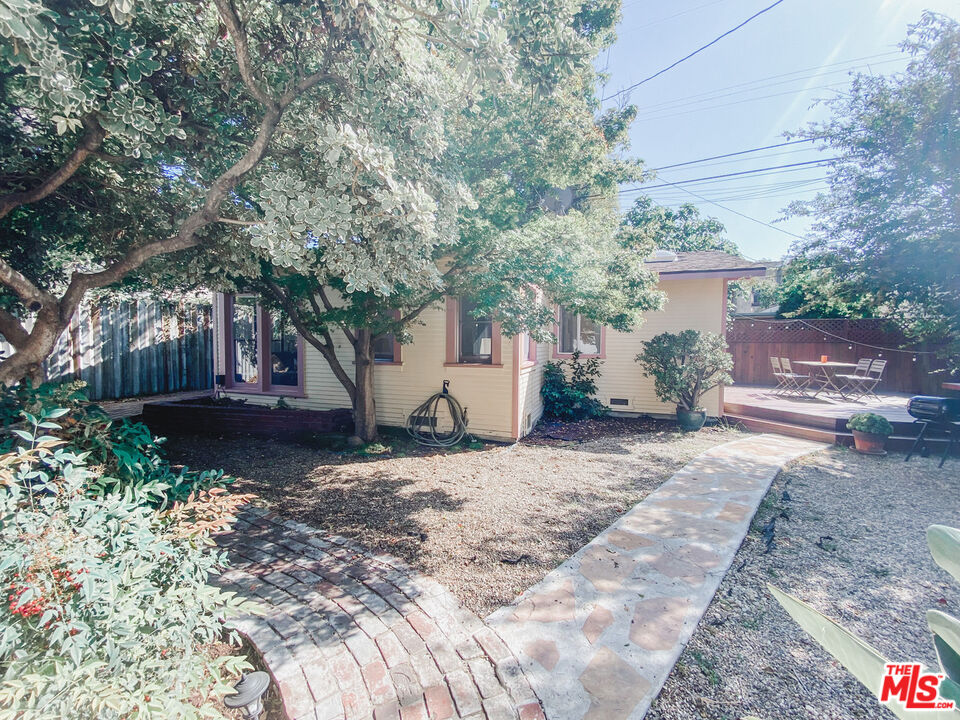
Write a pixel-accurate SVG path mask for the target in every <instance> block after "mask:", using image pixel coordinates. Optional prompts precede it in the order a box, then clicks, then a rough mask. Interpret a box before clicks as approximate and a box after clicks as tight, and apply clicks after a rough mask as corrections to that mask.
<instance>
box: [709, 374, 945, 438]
mask: <svg viewBox="0 0 960 720" xmlns="http://www.w3.org/2000/svg"><path fill="white" fill-rule="evenodd" d="M910 397H912V396H911V395H907V394H904V393H881V394H880V396H879V398H864V399H863V400H859V401H855V400H843V399H842V398H838V397H826V396H823V395H821V396H820V397H818V398H794V397H780V396H778V395H774V394H773V388H769V387H758V386H755V385H754V386H751V385H731V386H730V387H727V388H724V390H723V412H724V416H725V417H726V418H727V420H729V421H731V422H736V423H739V424H741V425H743V426H744V427H746V428H747V429H748V430H755V431H757V432H772V433H779V434H781V435H788V436H790V437H800V438H806V439H807V440H817V441H820V442H829V443H839V444H841V445H852V444H853V434H852V433H851V432H850V431H849V430H848V429H847V420H849V419H850V417H851V416H852V415H855V414H856V413H861V412H872V413H876V414H877V415H883V416H884V417H885V418H887V420H889V421H890V423H891V424H892V425H893V428H894V433H893V436H892V437H891V438H890V439H889V440H888V442H887V447H888V448H891V449H895V450H903V449H909V447H910V445H911V444H912V443H913V440H914V438H915V437H916V435H917V432H918V427H917V426H916V425H914V423H913V418H912V417H910V415H909V414H907V401H908V400H909V399H910ZM931 445H933V446H937V445H939V442H937V439H936V437H932V438H931Z"/></svg>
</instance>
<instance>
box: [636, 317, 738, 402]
mask: <svg viewBox="0 0 960 720" xmlns="http://www.w3.org/2000/svg"><path fill="white" fill-rule="evenodd" d="M636 361H637V362H638V363H640V364H641V366H642V367H643V374H644V375H645V376H646V377H652V378H653V383H654V385H653V388H654V392H655V393H656V394H657V397H658V398H659V399H660V401H661V402H673V403H676V404H677V405H678V406H680V407H683V408H685V409H687V410H695V409H697V408H698V407H699V403H700V399H701V398H702V397H703V394H704V393H706V392H707V391H708V390H711V389H713V388H714V387H716V386H717V385H730V384H731V383H733V378H732V377H731V376H730V372H731V371H732V370H733V358H732V357H731V356H730V353H728V352H727V342H726V340H724V339H723V338H722V337H721V336H720V335H717V334H716V333H711V332H700V331H699V330H683V331H681V332H679V333H669V332H665V333H660V334H659V335H657V336H655V337H653V338H652V339H650V340H648V341H645V342H644V343H643V352H641V353H640V354H639V355H637V357H636Z"/></svg>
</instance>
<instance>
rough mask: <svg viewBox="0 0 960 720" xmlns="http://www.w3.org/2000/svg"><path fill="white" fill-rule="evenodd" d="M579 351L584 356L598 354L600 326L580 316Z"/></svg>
mask: <svg viewBox="0 0 960 720" xmlns="http://www.w3.org/2000/svg"><path fill="white" fill-rule="evenodd" d="M579 350H580V352H582V353H583V354H584V355H599V354H600V326H599V325H598V324H597V323H596V322H594V321H593V320H591V319H590V318H586V317H583V316H582V315H581V316H580V342H579Z"/></svg>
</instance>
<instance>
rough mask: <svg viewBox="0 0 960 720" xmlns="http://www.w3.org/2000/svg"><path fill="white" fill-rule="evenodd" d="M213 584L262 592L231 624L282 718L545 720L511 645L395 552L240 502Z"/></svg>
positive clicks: (253, 593) (221, 540) (222, 538)
mask: <svg viewBox="0 0 960 720" xmlns="http://www.w3.org/2000/svg"><path fill="white" fill-rule="evenodd" d="M217 542H218V544H219V545H221V546H222V547H224V548H225V549H226V550H228V551H229V554H230V558H231V563H232V565H231V569H230V570H228V571H227V572H226V573H224V574H223V575H221V576H220V577H219V578H218V579H217V582H218V583H219V584H220V585H222V586H224V587H226V588H227V589H231V590H234V591H236V592H238V593H240V594H241V595H244V596H246V597H252V598H254V599H258V600H261V601H263V602H262V604H263V605H264V606H265V609H266V615H265V616H264V617H262V618H261V617H252V616H249V617H244V618H239V619H237V620H235V621H232V625H233V626H234V627H236V629H237V630H238V631H239V632H241V633H242V634H243V635H245V636H247V637H248V638H249V639H250V641H251V642H252V643H253V644H254V645H255V646H256V647H257V649H258V650H259V651H260V653H261V654H262V655H263V658H264V660H265V664H266V665H267V666H268V668H269V670H270V673H271V675H272V676H273V679H274V682H275V684H276V685H277V687H278V688H279V690H280V696H281V699H282V701H283V706H284V711H285V712H286V715H287V717H288V719H289V720H306V719H309V720H348V719H354V718H357V719H359V718H364V719H366V718H370V717H373V718H375V720H386V719H387V718H400V719H401V720H426V719H427V718H428V717H429V718H431V719H436V720H447V719H448V718H471V719H477V720H481V719H482V718H487V720H501V719H503V720H516V719H517V718H520V720H543V713H542V710H541V707H540V703H539V702H538V701H537V698H536V696H535V695H534V693H533V692H532V691H531V690H530V685H529V684H528V683H527V681H526V679H525V677H524V675H523V672H522V671H521V669H520V665H519V663H518V662H517V659H516V658H515V657H514V655H513V653H512V652H511V651H510V650H509V649H508V648H507V646H506V645H504V643H503V642H502V641H501V640H500V638H499V637H497V635H496V633H495V632H493V631H492V630H491V629H490V628H488V627H487V626H485V625H484V624H483V622H482V621H481V620H480V619H478V618H477V617H476V616H475V615H474V614H473V613H471V612H470V611H469V610H467V609H465V608H463V607H462V606H461V605H460V604H459V603H458V602H457V600H456V599H455V598H454V597H453V596H452V595H451V594H450V593H449V592H448V591H447V590H445V589H444V588H443V587H442V586H440V585H439V584H438V583H437V582H436V581H434V580H432V579H430V578H427V577H424V576H421V575H419V574H417V573H416V572H414V571H413V570H412V569H411V568H410V567H409V566H407V565H406V564H405V563H403V562H401V561H400V560H397V559H395V558H392V557H388V556H384V555H373V554H371V553H369V552H368V551H365V550H364V549H363V548H361V547H360V546H359V545H356V544H354V543H352V542H350V541H349V540H346V539H344V538H341V537H337V536H331V535H328V534H325V533H323V532H320V531H318V530H315V529H313V528H310V527H308V526H306V525H303V524H301V523H297V522H293V521H289V520H286V521H285V520H282V519H280V518H279V517H277V516H275V515H272V514H267V513H264V512H262V511H259V510H253V509H251V510H248V511H246V512H245V513H244V516H243V518H242V519H241V520H240V521H239V522H238V523H237V524H236V526H235V528H234V531H233V532H230V533H226V534H223V535H220V536H219V537H218V538H217Z"/></svg>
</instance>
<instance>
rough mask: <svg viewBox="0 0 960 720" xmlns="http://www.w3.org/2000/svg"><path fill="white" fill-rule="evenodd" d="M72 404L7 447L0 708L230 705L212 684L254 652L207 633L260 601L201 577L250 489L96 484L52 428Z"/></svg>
mask: <svg viewBox="0 0 960 720" xmlns="http://www.w3.org/2000/svg"><path fill="white" fill-rule="evenodd" d="M68 415H69V410H68V409H67V408H62V409H54V410H44V411H42V412H41V414H40V416H39V417H32V416H31V417H32V419H31V420H30V427H29V428H27V429H17V430H16V431H15V432H16V434H17V436H18V437H19V439H20V440H21V441H22V444H21V445H19V446H17V447H15V448H13V449H12V450H10V451H9V452H7V453H5V454H3V455H0V516H2V518H3V522H2V524H0V586H2V588H3V589H4V598H3V599H4V600H5V602H4V603H3V605H0V718H15V717H30V718H36V719H38V720H45V719H47V718H49V719H51V720H52V719H53V718H63V717H72V718H78V717H83V718H98V719H99V718H126V717H138V718H156V719H158V720H159V719H160V718H171V717H177V718H200V717H207V718H210V717H222V716H221V715H220V713H219V712H218V711H217V709H216V707H215V706H214V705H213V704H212V699H213V697H214V696H222V695H224V694H226V693H227V692H229V691H230V690H231V687H230V685H228V684H227V676H228V675H235V674H237V673H239V672H240V671H241V670H243V669H245V668H247V667H249V665H248V664H247V663H246V660H245V658H243V657H239V656H227V657H221V658H217V659H210V658H208V657H206V656H205V655H204V653H203V652H202V645H203V644H206V643H210V642H212V641H214V640H217V639H220V637H221V634H222V626H221V623H220V620H221V619H222V618H224V617H228V616H231V615H234V614H236V613H239V612H250V611H251V610H252V609H253V608H252V607H251V606H250V605H249V603H247V602H246V601H241V600H239V599H238V598H237V597H236V596H234V595H233V594H232V593H225V592H222V591H220V590H219V589H217V588H215V587H212V586H209V585H207V582H206V581H207V577H208V575H209V574H210V573H216V572H219V571H221V570H222V569H223V568H224V562H225V557H224V555H223V554H222V553H219V552H216V551H212V550H210V549H209V548H208V547H206V545H207V544H208V543H209V542H210V541H209V535H210V533H211V532H213V531H215V530H219V529H224V528H225V527H226V526H227V525H228V524H229V522H230V521H231V519H232V516H233V512H234V511H235V509H236V508H237V506H238V505H239V504H240V503H242V502H245V501H246V499H247V497H246V496H239V495H234V496H230V495H227V494H226V493H225V491H224V490H222V489H212V490H209V491H202V492H199V493H197V494H196V495H193V496H190V497H188V500H187V501H186V502H182V503H181V502H175V503H173V504H172V505H171V506H170V507H169V508H167V509H158V508H156V507H152V506H151V505H150V504H149V503H147V502H146V500H147V498H146V497H145V496H144V494H143V493H142V492H141V491H140V490H138V489H136V488H134V487H131V486H127V487H125V488H124V489H123V491H122V492H113V491H112V492H107V493H103V494H100V495H96V496H94V495H93V494H92V493H91V492H90V488H91V487H95V486H97V485H98V483H97V479H96V471H95V470H93V469H91V468H89V467H87V466H86V465H85V459H86V458H85V456H84V453H81V452H77V450H76V448H73V447H71V446H70V445H68V444H66V443H65V442H64V441H63V440H61V439H59V438H57V437H55V436H54V435H52V434H46V433H57V432H61V431H62V430H63V426H62V425H61V424H60V423H59V422H56V421H57V420H59V419H62V418H64V417H67V416H68ZM28 419H29V418H28ZM231 635H233V634H231ZM228 639H229V640H230V641H236V636H235V635H233V636H232V637H230V636H228Z"/></svg>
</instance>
